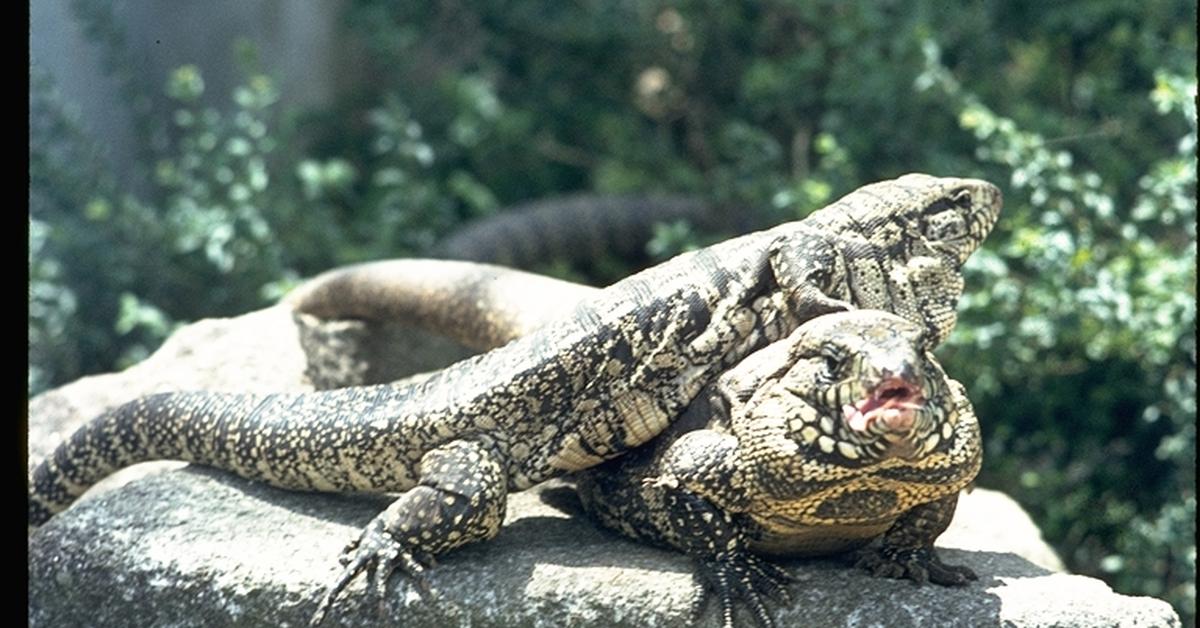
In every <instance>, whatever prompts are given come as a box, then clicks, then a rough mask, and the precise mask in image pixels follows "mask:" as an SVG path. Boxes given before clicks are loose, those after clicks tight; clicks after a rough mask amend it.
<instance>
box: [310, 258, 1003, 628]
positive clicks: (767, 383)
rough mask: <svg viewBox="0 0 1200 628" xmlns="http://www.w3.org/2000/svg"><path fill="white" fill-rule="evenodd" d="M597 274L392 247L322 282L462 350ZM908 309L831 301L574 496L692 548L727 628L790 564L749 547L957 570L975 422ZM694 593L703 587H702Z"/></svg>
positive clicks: (318, 290)
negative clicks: (945, 557)
mask: <svg viewBox="0 0 1200 628" xmlns="http://www.w3.org/2000/svg"><path fill="white" fill-rule="evenodd" d="M595 290H596V289H595V288H588V287H586V286H581V285H579V284H573V283H570V282H564V281H560V280H557V279H552V278H549V277H544V276H540V275H534V274H530V273H525V272H521V271H516V270H511V269H505V268H501V267H496V266H488V265H482V264H471V263H464V262H434V261H426V260H396V261H389V262H378V263H374V264H368V265H362V266H358V267H352V268H348V269H344V270H342V271H338V272H336V273H332V274H327V275H325V276H323V277H321V278H318V279H316V280H313V282H312V283H309V284H306V285H305V286H303V287H302V288H301V290H300V291H299V292H297V293H296V296H294V297H293V301H292V303H293V304H294V305H296V306H297V307H298V308H300V309H306V310H309V311H312V310H313V309H320V308H312V307H309V306H311V305H313V303H314V301H313V300H312V299H313V297H314V295H321V297H322V298H321V299H320V300H319V301H316V302H319V303H321V304H322V308H323V313H324V314H326V315H328V314H329V313H330V310H331V309H332V306H330V305H329V304H332V303H342V304H353V311H354V314H355V316H356V317H359V318H368V319H375V320H382V319H393V320H397V319H398V320H405V321H408V322H411V323H416V324H419V325H421V326H423V327H425V328H427V329H429V330H430V331H436V332H439V333H441V334H443V335H447V336H451V337H454V338H456V339H457V340H458V341H460V342H462V343H463V344H465V345H467V346H471V347H474V348H476V349H481V350H482V349H487V348H489V347H493V346H497V345H502V344H504V343H506V342H509V341H511V340H513V339H515V338H518V337H520V336H522V335H524V334H527V333H529V332H530V331H531V330H533V329H536V328H538V327H540V326H541V325H543V324H545V323H546V320H547V319H548V318H552V317H553V316H554V312H555V310H556V309H558V308H563V307H569V305H570V303H571V302H572V301H573V300H576V299H579V298H582V297H583V296H586V295H587V294H589V293H590V292H593V291H595ZM929 349H932V342H931V341H930V340H929V339H928V338H927V337H926V336H925V334H924V332H923V330H922V329H921V328H920V327H919V326H917V325H914V324H913V323H911V322H910V321H907V320H904V319H900V318H898V317H896V316H894V315H892V314H889V313H886V312H880V311H871V310H860V311H855V312H851V313H842V314H829V315H825V316H821V317H818V318H816V319H813V320H811V321H809V322H808V323H806V324H804V325H803V326H801V327H800V328H799V329H798V330H797V331H795V332H793V334H792V335H791V336H790V337H789V338H787V339H784V340H781V341H778V342H775V343H773V344H771V345H769V346H768V347H766V348H763V349H760V350H758V351H756V352H754V353H752V354H751V355H750V356H749V357H747V358H745V359H744V360H743V361H742V362H740V363H739V364H738V365H736V366H734V367H733V368H731V369H730V370H728V371H726V372H725V373H723V374H722V375H721V376H719V377H718V379H717V380H716V381H715V382H714V383H713V384H711V385H710V386H709V387H708V388H707V389H706V392H705V393H702V394H701V395H700V396H699V397H698V398H697V399H695V400H694V401H693V402H692V404H690V405H689V406H688V408H687V409H686V410H685V411H684V412H683V413H682V416H681V417H680V418H679V419H678V420H676V421H675V422H673V423H672V424H671V425H670V426H669V427H668V428H667V430H666V431H665V432H664V433H663V434H662V435H660V436H659V437H658V438H656V439H655V440H654V441H652V442H651V443H648V444H646V445H643V446H641V447H639V448H637V449H635V450H634V451H633V452H631V453H630V454H627V455H625V456H623V457H620V458H617V459H615V460H612V461H608V462H605V463H603V464H601V465H599V466H596V467H592V468H590V469H588V470H585V471H583V472H579V473H576V474H575V478H576V480H577V489H578V491H579V493H580V496H581V498H582V501H583V503H584V505H585V508H586V509H587V510H588V511H589V512H591V513H592V514H594V515H595V516H596V517H597V518H598V519H599V520H600V521H601V522H602V523H603V524H604V525H605V526H607V527H610V528H613V529H615V530H617V531H619V532H621V533H622V534H624V535H626V536H629V537H632V538H635V539H639V540H643V541H649V542H652V543H656V544H660V545H668V546H671V547H674V548H676V549H679V550H682V551H684V552H685V553H688V554H690V555H692V556H693V557H694V558H695V559H696V560H697V564H698V571H699V575H700V576H701V578H700V579H699V583H700V586H702V587H705V588H708V589H712V590H713V591H714V592H715V593H716V595H717V597H718V599H719V600H720V602H721V607H722V616H723V620H724V625H726V626H732V625H733V624H732V620H733V612H734V603H735V600H739V599H740V600H742V601H744V602H745V604H746V605H747V606H748V607H749V608H750V610H751V611H752V612H753V613H754V616H755V618H756V619H757V621H758V622H759V623H760V624H761V625H764V626H770V625H773V622H772V620H771V618H770V615H769V614H768V612H767V610H766V607H765V605H764V602H763V599H762V596H763V595H764V594H766V593H784V589H783V588H782V587H783V583H784V582H786V581H788V580H789V577H788V576H787V574H786V573H785V572H783V571H782V570H781V569H779V568H778V567H776V566H774V565H773V564H771V563H769V562H767V561H764V560H762V559H761V558H759V557H758V555H778V556H809V555H821V554H830V553H840V552H846V551H850V550H853V549H856V548H859V547H861V546H863V545H865V544H866V543H868V542H870V541H872V540H873V539H876V538H879V539H881V540H882V542H881V543H877V544H876V545H875V546H873V547H871V548H869V549H867V550H863V551H862V552H861V553H860V555H859V564H860V565H861V566H863V567H866V568H868V569H869V570H871V571H872V573H875V574H877V575H885V576H892V577H906V578H912V579H914V580H917V581H925V580H929V581H932V582H935V583H938V584H951V585H952V584H961V583H963V582H966V581H967V580H969V579H974V578H975V576H974V574H972V573H971V572H970V570H969V569H966V568H963V567H953V566H947V565H944V564H942V563H941V562H940V560H938V558H937V556H936V554H934V552H933V542H934V540H935V539H936V538H937V536H939V535H940V534H941V533H942V531H944V530H945V528H946V526H947V525H948V524H949V522H950V519H951V517H952V515H953V513H954V506H955V504H956V502H957V494H958V491H959V490H960V489H961V488H963V487H964V486H965V485H967V484H968V483H969V482H970V481H971V480H972V479H973V478H974V476H975V474H976V473H977V472H978V470H979V465H980V461H981V449H980V444H979V428H978V423H977V421H976V419H975V415H974V413H973V411H972V409H971V405H970V402H969V401H968V399H967V397H966V394H965V391H964V390H963V388H962V386H961V384H959V383H958V382H955V381H953V380H950V379H949V378H947V377H946V375H945V373H944V372H943V370H942V369H941V367H940V365H938V363H937V362H936V360H934V358H933V356H932V355H931V354H930V353H929V352H928V350H929ZM696 599H697V600H704V599H706V596H705V595H704V594H703V592H702V593H701V595H699V596H697V598H696Z"/></svg>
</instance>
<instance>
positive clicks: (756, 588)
mask: <svg viewBox="0 0 1200 628" xmlns="http://www.w3.org/2000/svg"><path fill="white" fill-rule="evenodd" d="M699 563H700V564H699V568H698V570H697V571H698V572H699V574H700V577H701V579H702V580H703V581H704V583H703V584H702V585H699V584H698V586H699V587H700V588H701V589H702V590H701V591H700V594H699V596H698V597H697V599H696V605H695V606H694V607H693V608H692V623H693V624H694V623H697V621H698V619H699V617H700V614H701V613H702V612H703V610H704V607H705V606H706V605H707V602H708V600H709V597H710V596H709V593H710V592H711V593H715V594H716V596H717V599H718V600H719V601H720V603H721V625H722V626H723V627H724V628H733V612H734V602H735V600H738V599H740V600H742V601H743V602H745V604H746V606H748V607H749V609H750V611H751V612H752V613H753V614H754V618H755V620H756V621H757V622H758V625H759V626H762V628H773V627H774V626H775V622H774V621H773V620H772V619H771V615H770V613H768V612H767V607H766V605H765V604H764V603H763V596H764V595H766V596H771V597H774V598H775V599H776V600H777V601H779V602H782V603H784V604H788V603H790V602H791V597H790V596H789V595H788V592H787V589H785V588H784V587H785V586H786V585H787V584H789V583H792V582H795V578H793V577H792V575H791V574H789V573H788V572H786V571H784V570H783V568H781V567H779V566H778V565H775V564H773V563H771V562H768V561H766V560H763V559H761V558H759V557H757V556H754V555H752V554H748V553H745V552H724V553H721V554H718V555H717V556H716V557H714V558H708V559H702V560H699Z"/></svg>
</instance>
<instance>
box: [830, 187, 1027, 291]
mask: <svg viewBox="0 0 1200 628" xmlns="http://www.w3.org/2000/svg"><path fill="white" fill-rule="evenodd" d="M1002 202H1003V196H1002V194H1001V192H1000V188H997V187H996V186H995V185H992V184H991V183H988V182H987V181H983V180H981V179H964V178H957V177H934V176H930V175H927V174H918V173H914V174H906V175H904V176H902V177H900V178H898V179H893V180H890V181H881V182H879V183H872V184H870V185H866V186H863V187H861V188H859V189H857V190H855V191H854V192H851V193H850V194H848V195H846V196H844V197H842V198H841V199H839V200H838V201H837V202H835V203H833V204H831V205H830V206H828V207H826V208H824V209H822V210H819V211H818V212H816V213H814V214H813V215H814V216H816V215H817V214H821V217H820V218H819V219H818V221H819V222H822V223H823V224H827V225H829V226H831V227H833V228H834V229H837V228H839V227H853V228H854V230H855V231H856V232H858V233H861V234H863V235H864V236H865V237H867V238H868V239H869V240H870V241H871V242H872V243H874V244H876V245H878V246H880V247H881V248H884V249H885V250H888V251H889V252H891V253H893V254H894V255H895V256H896V258H897V259H903V260H908V259H911V258H912V257H916V256H921V255H931V256H937V257H939V258H941V259H943V260H944V261H945V262H946V263H947V264H948V265H949V267H950V268H954V269H958V268H961V267H962V265H963V263H965V262H966V261H967V258H968V257H970V256H971V254H972V253H974V252H975V250H976V249H978V248H979V245H980V244H982V243H983V240H984V239H985V238H987V235H988V234H989V233H991V231H992V227H994V226H995V225H996V220H997V219H998V218H999V217H1000V207H1001V204H1002Z"/></svg>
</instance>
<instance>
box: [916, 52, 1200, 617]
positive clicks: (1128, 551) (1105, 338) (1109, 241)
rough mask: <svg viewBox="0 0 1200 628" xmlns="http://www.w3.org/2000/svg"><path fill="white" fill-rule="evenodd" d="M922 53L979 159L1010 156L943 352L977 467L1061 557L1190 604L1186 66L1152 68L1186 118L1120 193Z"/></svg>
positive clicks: (1190, 117)
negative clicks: (975, 435)
mask: <svg viewBox="0 0 1200 628" xmlns="http://www.w3.org/2000/svg"><path fill="white" fill-rule="evenodd" d="M927 53H928V55H929V59H928V70H927V72H926V74H924V75H922V77H921V79H920V80H919V84H921V85H924V86H927V87H931V88H934V89H936V90H937V91H938V92H939V93H941V94H943V95H944V96H946V97H947V98H948V99H950V100H952V101H953V102H955V103H957V106H958V108H959V110H960V115H959V122H960V124H961V125H962V127H963V128H964V129H967V130H970V131H972V133H973V134H974V135H975V137H976V138H977V139H978V141H979V143H980V146H979V149H978V150H977V151H976V154H977V155H978V156H979V158H980V159H981V161H983V162H990V163H994V164H997V165H1000V166H1002V167H1003V169H1004V170H1006V171H1008V172H1009V173H1010V176H1009V179H1010V182H1011V185H1010V186H1009V187H1008V190H1009V193H1008V197H1007V199H1006V206H1007V209H1006V210H1005V214H1004V217H1003V221H1002V222H1001V225H1000V226H999V228H998V229H997V232H996V233H995V234H994V235H993V236H992V242H993V243H995V244H996V245H995V246H992V247H991V248H989V249H987V250H984V251H981V252H980V254H979V255H977V256H976V257H974V258H973V259H972V260H970V261H969V262H968V266H967V284H968V285H970V286H977V287H978V289H977V290H976V291H975V292H973V293H972V294H970V295H968V296H967V297H966V298H965V299H964V301H963V303H962V304H961V307H960V315H961V321H962V323H961V326H960V328H959V331H958V333H956V334H955V335H954V336H953V338H952V339H951V342H950V350H949V351H948V352H947V353H948V355H947V356H946V357H947V368H948V370H949V371H950V372H952V373H955V374H956V375H957V376H958V377H959V378H960V379H962V381H964V383H966V384H967V386H968V390H970V391H971V392H972V396H973V397H975V399H976V402H977V404H978V406H979V408H980V409H981V413H982V412H986V414H983V416H984V417H985V419H986V420H987V424H988V429H986V430H985V432H986V433H985V443H986V446H987V452H988V454H989V460H990V461H993V462H990V463H989V464H988V465H987V466H986V469H985V472H984V474H983V476H982V478H981V481H982V482H984V483H987V484H991V485H995V486H999V487H1002V488H1003V489H1005V490H1006V491H1008V492H1009V493H1011V494H1013V495H1015V496H1017V498H1018V499H1019V500H1021V501H1022V502H1023V503H1028V504H1033V505H1035V508H1036V509H1037V512H1036V514H1037V515H1039V516H1038V517H1037V519H1038V521H1039V523H1040V524H1041V525H1042V526H1043V529H1044V531H1045V533H1046V534H1047V536H1048V537H1049V538H1051V539H1060V540H1059V541H1058V545H1059V547H1060V548H1064V549H1066V550H1067V554H1066V558H1067V560H1068V562H1069V563H1070V564H1071V565H1072V567H1073V568H1075V569H1077V570H1082V571H1085V572H1090V573H1103V574H1106V575H1108V576H1109V577H1110V578H1111V579H1112V580H1113V581H1114V582H1115V583H1116V585H1117V586H1118V588H1120V589H1123V590H1136V591H1141V592H1145V593H1147V594H1150V595H1155V596H1160V597H1166V598H1167V599H1169V600H1171V601H1172V602H1173V603H1175V604H1176V605H1177V607H1178V608H1179V609H1180V611H1181V612H1182V613H1184V614H1185V615H1192V614H1194V612H1195V585H1194V581H1193V580H1192V579H1191V576H1189V575H1188V574H1192V573H1194V572H1195V567H1196V564H1195V562H1196V549H1195V541H1194V536H1195V514H1196V499H1195V489H1196V487H1195V477H1194V476H1193V475H1192V474H1191V473H1190V472H1189V470H1190V469H1192V468H1194V466H1195V419H1196V405H1195V394H1196V345H1195V336H1194V333H1193V332H1194V329H1195V320H1196V308H1195V301H1196V226H1195V220H1196V200H1195V190H1196V161H1195V158H1194V154H1195V149H1196V112H1195V106H1194V102H1195V101H1194V98H1195V94H1196V82H1195V77H1190V78H1189V77H1182V76H1175V75H1170V74H1168V73H1165V72H1161V71H1160V72H1158V73H1157V76H1156V86H1155V88H1154V91H1153V92H1152V93H1150V94H1147V95H1146V100H1147V101H1151V100H1153V101H1154V102H1155V103H1156V107H1157V111H1158V113H1160V114H1165V115H1176V116H1178V117H1179V118H1180V119H1182V121H1183V122H1184V123H1185V124H1186V125H1188V126H1187V127H1185V128H1187V131H1186V133H1185V134H1184V135H1183V136H1182V137H1181V138H1180V139H1179V141H1178V143H1177V147H1176V150H1175V154H1174V155H1171V154H1166V155H1164V156H1162V157H1160V158H1159V159H1158V160H1156V161H1154V162H1151V163H1149V164H1145V165H1144V168H1145V171H1144V172H1143V173H1141V175H1140V176H1139V177H1137V178H1136V185H1137V189H1138V191H1137V193H1136V196H1135V197H1134V198H1133V200H1132V202H1131V203H1129V204H1128V205H1118V204H1117V203H1116V202H1115V201H1114V193H1117V192H1118V190H1117V186H1115V185H1113V184H1111V183H1108V182H1107V181H1106V180H1105V179H1104V178H1103V177H1101V175H1100V174H1098V173H1097V172H1095V171H1092V170H1084V169H1081V168H1079V167H1077V166H1076V165H1075V162H1076V160H1075V158H1074V156H1073V155H1072V153H1070V152H1068V151H1066V150H1062V149H1054V148H1053V147H1051V146H1050V145H1049V143H1048V142H1047V140H1046V139H1045V138H1044V137H1043V136H1042V135H1040V134H1038V133H1034V132H1029V131H1024V130H1022V129H1021V128H1020V127H1019V126H1018V125H1017V124H1015V123H1014V121H1013V120H1011V119H1009V118H1005V117H1002V116H998V115H997V114H996V113H994V112H993V111H992V110H991V109H989V108H988V107H987V106H985V105H984V104H982V103H981V102H980V101H979V99H978V98H977V97H976V96H975V95H974V94H970V93H966V92H964V91H963V90H962V88H961V87H960V85H959V84H958V83H957V81H955V80H954V79H953V77H952V76H951V75H950V73H949V72H947V71H946V69H945V68H944V67H943V66H941V65H940V64H939V62H938V60H937V50H936V46H935V45H933V44H932V43H930V44H928V45H927ZM981 353H986V355H988V356H990V359H988V360H980V359H978V356H979V355H980V354H981ZM1064 460H1065V461H1069V463H1068V465H1067V466H1066V468H1063V464H1062V463H1063V461H1064Z"/></svg>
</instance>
